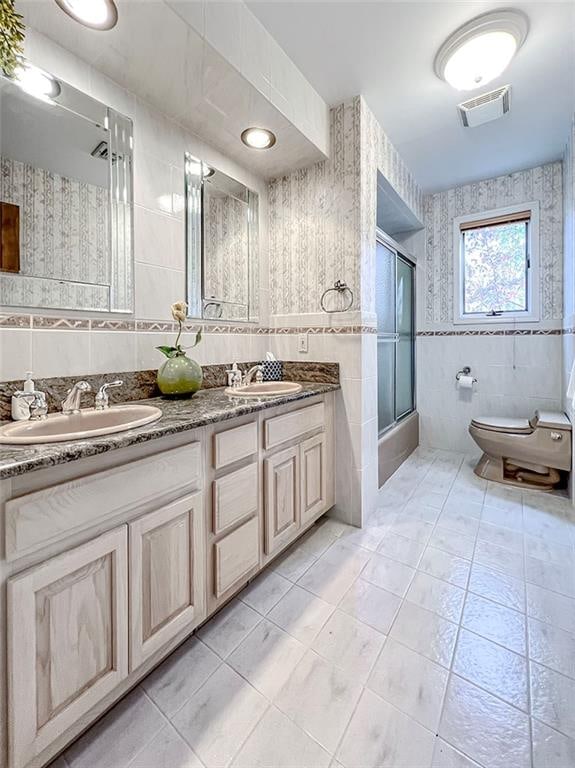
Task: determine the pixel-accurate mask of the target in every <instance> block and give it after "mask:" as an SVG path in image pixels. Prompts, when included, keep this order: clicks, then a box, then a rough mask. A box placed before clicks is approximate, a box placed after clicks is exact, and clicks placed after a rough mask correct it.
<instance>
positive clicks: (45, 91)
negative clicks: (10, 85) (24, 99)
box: [13, 62, 62, 103]
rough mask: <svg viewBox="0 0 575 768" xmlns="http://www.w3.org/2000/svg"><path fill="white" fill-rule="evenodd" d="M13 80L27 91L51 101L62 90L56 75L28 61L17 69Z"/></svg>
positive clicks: (42, 99)
mask: <svg viewBox="0 0 575 768" xmlns="http://www.w3.org/2000/svg"><path fill="white" fill-rule="evenodd" d="M13 80H14V82H15V83H16V84H17V85H18V86H19V87H20V88H21V89H22V90H23V91H24V92H25V93H27V94H29V95H30V96H34V97H35V98H36V99H40V100H41V101H46V102H49V103H50V102H52V101H53V99H55V98H56V97H57V96H59V95H60V92H61V90H62V89H61V88H60V83H59V82H58V81H57V80H56V78H55V77H52V75H50V74H48V72H45V71H44V70H43V69H40V67H35V66H34V65H33V64H29V63H28V62H24V63H23V64H21V65H20V66H19V67H18V68H17V69H16V71H15V72H14V77H13Z"/></svg>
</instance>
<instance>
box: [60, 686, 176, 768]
mask: <svg viewBox="0 0 575 768" xmlns="http://www.w3.org/2000/svg"><path fill="white" fill-rule="evenodd" d="M165 725H166V719H165V718H164V717H163V715H162V714H161V712H160V711H159V710H158V709H157V707H155V706H154V704H153V703H152V702H151V701H150V699H149V698H148V697H147V696H146V694H145V693H144V692H143V691H142V690H141V689H140V688H136V689H135V690H134V691H132V692H131V693H129V694H128V696H126V698H125V699H122V701H120V703H119V704H116V706H115V707H114V708H113V709H112V710H110V712H108V714H107V715H105V716H104V717H103V718H102V719H101V720H99V721H98V722H97V723H96V725H94V726H93V727H92V728H90V730H89V731H87V732H86V733H85V734H84V735H83V736H81V737H80V738H79V739H78V741H76V742H75V743H74V744H72V746H71V747H70V748H69V749H68V750H67V752H66V753H65V755H64V758H65V760H66V762H67V764H68V765H69V766H70V768H109V766H111V765H113V766H114V768H125V767H126V766H128V764H129V763H130V762H131V761H132V760H133V759H134V757H136V755H137V754H138V752H139V751H140V750H141V749H142V747H143V746H144V745H146V744H148V743H149V742H150V741H152V739H153V738H154V737H155V736H156V734H158V733H159V732H160V731H161V730H162V728H163V727H164V726H165Z"/></svg>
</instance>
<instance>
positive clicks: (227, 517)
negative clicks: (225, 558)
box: [213, 464, 259, 534]
mask: <svg viewBox="0 0 575 768" xmlns="http://www.w3.org/2000/svg"><path fill="white" fill-rule="evenodd" d="M258 492H259V488H258V465H257V464H249V465H248V466H247V467H244V468H243V469H238V470H237V471H236V472H231V473H230V474H229V475H224V477H220V478H218V479H217V480H214V494H213V510H214V513H213V531H214V533H215V534H218V533H221V532H222V531H225V530H226V528H229V527H230V526H231V525H234V523H237V522H239V521H240V520H243V519H244V518H246V517H251V515H254V514H256V513H257V511H258V506H259V505H258Z"/></svg>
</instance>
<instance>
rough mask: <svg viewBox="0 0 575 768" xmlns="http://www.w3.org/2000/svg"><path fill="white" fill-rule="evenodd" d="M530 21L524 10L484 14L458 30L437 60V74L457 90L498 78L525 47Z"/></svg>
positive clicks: (440, 52) (435, 66)
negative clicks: (522, 47)
mask: <svg viewBox="0 0 575 768" xmlns="http://www.w3.org/2000/svg"><path fill="white" fill-rule="evenodd" d="M528 31H529V20H528V19H527V16H526V15H525V14H524V13H523V12H522V11H517V10H513V9H510V10H503V11H493V12H490V13H484V14H482V15H481V16H477V17H476V18H475V19H472V20H471V21H470V22H468V23H467V24H464V25H463V26H462V27H460V28H459V29H458V30H456V31H455V32H454V33H453V34H452V35H450V37H448V39H447V40H446V41H445V42H444V43H443V45H442V46H441V48H440V49H439V52H438V54H437V56H436V57H435V65H434V68H435V74H436V75H437V76H438V77H440V78H441V79H442V80H445V81H446V82H448V83H449V85H451V86H453V87H454V88H456V89H457V90H458V91H472V90H473V89H474V88H481V87H482V86H484V85H487V83H490V82H491V81H492V80H494V79H495V78H496V77H498V76H499V75H500V74H501V73H502V72H503V71H504V70H505V69H506V68H507V66H508V65H509V62H510V61H511V59H512V58H513V56H514V55H515V54H516V53H517V51H518V50H519V48H520V47H521V46H522V45H523V43H524V41H525V38H526V37H527V32H528Z"/></svg>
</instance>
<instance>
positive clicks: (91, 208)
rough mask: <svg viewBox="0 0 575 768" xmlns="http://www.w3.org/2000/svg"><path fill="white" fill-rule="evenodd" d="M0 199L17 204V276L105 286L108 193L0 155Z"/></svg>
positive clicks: (106, 278)
mask: <svg viewBox="0 0 575 768" xmlns="http://www.w3.org/2000/svg"><path fill="white" fill-rule="evenodd" d="M0 199H2V200H3V201H4V202H8V203H14V204H15V205H18V206H20V222H21V223H20V226H21V241H20V272H21V274H23V275H27V276H28V277H41V278H49V279H56V280H58V279H59V280H71V281H74V282H83V283H90V284H96V285H107V284H109V282H110V278H109V251H110V247H109V231H108V190H107V189H104V188H103V187H98V186H94V185H91V184H86V183H82V182H79V181H75V180H74V179H68V178H66V177H64V176H60V175H58V174H55V173H51V172H50V171H46V170H44V169H42V168H35V167H34V166H32V165H29V164H28V163H21V162H19V161H16V160H11V159H10V158H7V157H3V158H2V164H1V176H0Z"/></svg>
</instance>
